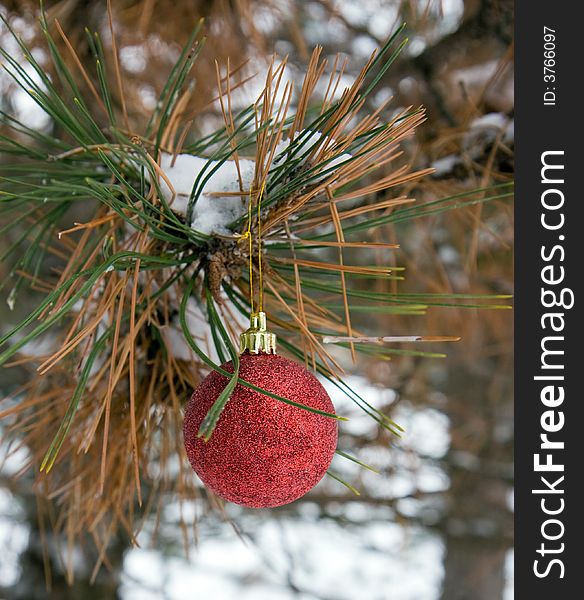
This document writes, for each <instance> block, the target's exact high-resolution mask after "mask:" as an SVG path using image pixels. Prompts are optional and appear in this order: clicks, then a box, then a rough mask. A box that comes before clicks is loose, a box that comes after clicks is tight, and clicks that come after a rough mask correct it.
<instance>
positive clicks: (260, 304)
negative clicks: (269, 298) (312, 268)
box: [239, 181, 266, 313]
mask: <svg viewBox="0 0 584 600" xmlns="http://www.w3.org/2000/svg"><path fill="white" fill-rule="evenodd" d="M265 188H266V183H265V181H264V183H263V184H262V188H261V190H260V194H259V196H258V209H257V210H258V212H257V216H258V236H257V238H258V274H259V289H258V308H259V311H260V312H263V309H264V274H263V264H262V218H261V217H262V215H261V211H262V198H263V195H264V190H265ZM252 219H253V186H251V187H250V189H249V202H248V206H247V228H246V230H245V232H244V233H243V234H242V235H241V236H240V237H239V241H240V242H241V241H243V240H245V239H247V240H248V251H249V265H248V267H249V305H250V308H251V312H252V313H253V312H254V293H253V291H254V290H253V238H252V235H251V225H252Z"/></svg>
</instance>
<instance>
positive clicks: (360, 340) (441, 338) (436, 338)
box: [322, 335, 462, 344]
mask: <svg viewBox="0 0 584 600" xmlns="http://www.w3.org/2000/svg"><path fill="white" fill-rule="evenodd" d="M461 339H462V338H460V337H458V336H449V335H393V336H392V335H386V336H381V337H349V336H340V335H335V336H332V335H325V336H324V337H323V338H322V343H323V344H346V343H347V342H348V343H354V344H382V343H385V342H392V343H393V342H399V343H402V342H459V341H460V340H461Z"/></svg>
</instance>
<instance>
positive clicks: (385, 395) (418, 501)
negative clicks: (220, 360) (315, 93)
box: [0, 0, 514, 600]
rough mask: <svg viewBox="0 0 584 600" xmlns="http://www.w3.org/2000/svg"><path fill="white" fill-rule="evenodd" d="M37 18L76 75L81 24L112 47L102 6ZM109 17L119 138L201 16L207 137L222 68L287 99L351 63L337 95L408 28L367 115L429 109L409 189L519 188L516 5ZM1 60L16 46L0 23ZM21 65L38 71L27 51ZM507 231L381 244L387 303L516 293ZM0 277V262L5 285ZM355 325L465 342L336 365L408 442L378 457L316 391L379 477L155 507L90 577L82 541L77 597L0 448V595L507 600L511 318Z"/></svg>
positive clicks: (197, 2) (24, 10)
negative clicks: (281, 60) (190, 526)
mask: <svg viewBox="0 0 584 600" xmlns="http://www.w3.org/2000/svg"><path fill="white" fill-rule="evenodd" d="M45 6H46V8H47V10H48V13H49V18H52V17H57V18H58V20H59V22H60V23H61V25H62V26H63V29H64V30H65V31H66V32H67V35H68V36H69V39H70V40H71V41H72V43H73V45H74V46H75V48H76V50H77V52H78V54H79V55H80V58H81V59H82V60H83V55H84V53H87V52H88V49H87V48H86V47H85V42H84V40H85V37H84V27H86V26H89V27H90V28H91V29H95V30H98V31H101V32H102V33H103V38H104V39H105V40H106V41H108V40H109V42H110V43H111V36H109V34H108V24H107V12H106V7H105V2H101V1H97V0H61V1H59V2H46V3H45ZM112 7H113V15H114V29H115V32H116V38H117V43H118V51H119V54H120V60H121V66H122V69H123V77H124V81H125V90H124V91H125V95H126V98H127V100H126V102H127V105H128V107H129V112H130V115H129V116H130V119H131V120H132V122H133V123H139V122H141V121H143V120H144V119H145V118H147V116H148V114H149V113H150V111H151V110H152V109H153V106H154V103H155V98H156V97H157V94H158V91H159V90H160V88H161V86H162V85H163V84H164V81H165V79H166V77H167V74H168V72H169V70H170V68H171V67H172V64H173V63H174V61H176V59H177V57H178V53H179V51H180V47H181V45H182V44H183V43H185V42H186V40H187V38H188V35H189V33H190V31H191V29H192V27H193V25H194V24H195V23H196V22H197V21H198V19H199V18H200V17H205V19H206V29H207V35H208V40H207V43H206V45H205V50H204V53H203V55H202V57H201V60H199V62H198V65H197V68H196V72H195V75H194V77H195V79H196V81H197V86H198V88H197V89H198V90H200V91H199V93H198V94H197V97H196V98H195V99H194V106H193V111H194V112H195V113H196V119H197V127H198V129H199V131H200V132H201V133H202V134H204V133H208V132H209V131H212V130H213V129H214V128H216V127H218V126H220V125H221V124H222V117H221V114H220V112H219V111H218V110H217V108H218V107H217V103H213V102H211V100H212V99H213V97H214V94H215V93H216V91H215V81H216V80H215V64H214V61H215V60H218V61H219V62H220V63H222V64H225V62H226V60H227V58H228V57H230V59H231V61H232V62H231V64H232V65H233V64H239V63H242V64H243V63H244V61H246V60H247V62H245V66H244V68H243V69H242V73H243V74H245V75H246V76H247V75H248V74H249V75H252V74H254V73H258V74H259V77H258V79H259V80H261V75H262V74H263V73H264V72H265V70H266V67H267V64H268V61H269V59H270V57H271V56H272V55H273V53H276V54H278V55H279V56H286V55H287V56H288V57H289V63H290V70H289V75H290V76H291V77H293V78H297V79H298V82H299V83H300V82H301V79H302V75H303V72H304V70H305V67H306V62H307V60H308V58H309V56H310V51H311V50H312V48H313V47H314V46H316V45H322V46H323V49H324V54H325V55H327V56H330V57H331V59H332V58H333V57H334V55H335V54H336V53H341V54H342V55H343V56H346V57H348V58H349V60H350V62H349V66H348V67H347V69H346V71H345V75H344V83H346V84H347V85H350V84H351V83H352V81H353V80H354V77H355V75H356V73H357V72H358V70H359V69H360V67H361V66H362V64H363V63H364V62H365V61H366V60H367V58H368V57H369V55H370V54H371V52H372V51H373V50H374V49H375V48H376V47H378V46H379V45H381V44H382V43H383V41H384V40H385V38H386V37H387V36H388V35H389V34H390V33H391V32H392V31H393V30H395V28H396V27H397V26H398V25H399V24H401V23H402V22H406V23H407V35H408V37H409V40H410V42H409V45H408V46H407V47H406V49H405V51H404V52H403V54H402V56H401V57H400V59H399V60H398V62H397V63H396V64H395V65H394V66H393V67H392V68H391V69H390V71H389V72H388V73H387V74H386V75H385V77H384V79H383V80H382V82H381V83H380V86H379V89H378V92H377V94H376V95H375V96H374V97H373V99H372V100H371V101H370V102H371V106H370V109H371V110H374V109H375V108H376V106H375V104H376V103H381V102H383V101H384V100H385V99H386V98H387V97H389V96H393V98H394V99H393V102H392V103H390V105H389V107H388V108H387V109H386V111H387V117H388V118H390V117H391V116H392V115H393V114H394V112H395V111H397V110H399V109H400V108H401V109H403V108H404V107H407V106H411V105H413V106H418V105H420V104H422V105H424V106H425V107H426V108H427V116H428V118H427V121H426V122H425V123H424V124H423V125H422V126H421V127H419V128H418V130H417V133H416V137H415V138H413V139H410V140H408V142H407V144H406V146H405V150H406V152H407V153H408V157H409V159H410V160H411V162H412V163H413V164H414V165H415V166H416V167H420V168H424V167H428V166H432V167H434V168H435V173H434V175H432V176H429V177H426V178H425V179H424V180H423V181H421V182H417V183H416V184H415V187H414V188H413V189H411V190H409V193H410V194H411V195H413V196H414V197H416V198H417V199H418V200H419V201H421V202H422V201H430V200H432V199H435V198H440V197H444V196H446V195H451V194H454V193H457V192H464V191H465V190H473V189H476V188H479V187H485V186H489V185H493V184H497V183H502V182H506V181H509V180H511V179H512V176H513V141H514V140H513V64H512V59H513V39H512V34H513V2H512V1H511V0H468V1H464V2H463V1H462V0H359V2H353V1H351V0H317V1H313V0H309V1H299V0H298V1H291V0H139V1H135V0H114V1H113V2H112ZM37 11H38V4H37V3H35V2H26V1H15V2H8V1H6V0H0V12H1V13H2V14H3V15H5V16H6V18H7V19H8V20H9V21H10V23H11V25H12V26H13V28H15V29H16V30H17V31H18V32H19V33H20V34H21V35H22V36H23V38H24V39H25V41H27V43H28V44H29V45H31V46H32V47H34V46H35V40H36V36H37V33H38V32H37V28H36V19H37V16H38V12H37ZM0 43H1V44H2V46H3V47H10V44H11V43H13V42H12V41H11V40H10V39H9V37H8V35H7V34H6V30H5V28H4V26H3V25H0ZM36 52H38V57H39V58H38V59H39V60H42V58H43V55H42V53H43V52H44V50H43V49H42V47H40V45H39V47H38V48H37V49H36ZM258 85H261V84H258ZM258 89H259V87H257V86H256V87H254V83H253V81H252V82H251V83H250V85H249V86H247V87H246V88H245V91H241V102H242V104H246V103H249V102H251V101H253V100H254V99H255V95H256V93H257V90H258ZM0 95H1V96H0V108H2V110H4V111H6V112H8V113H15V114H16V115H17V116H18V117H19V119H21V120H22V121H23V122H24V123H26V124H27V125H28V126H30V127H32V128H36V129H40V130H44V129H48V128H50V127H51V123H50V119H49V118H48V117H47V116H46V115H45V114H44V113H40V114H39V112H38V111H37V110H36V107H35V105H34V104H32V103H31V102H30V101H29V99H28V97H27V96H26V95H25V94H23V93H21V92H19V91H16V90H14V88H13V87H12V86H11V85H10V82H9V81H8V79H7V77H5V76H4V75H3V74H0ZM0 160H1V158H0ZM512 216H513V215H512V205H511V204H510V203H509V202H503V201H497V200H495V201H491V202H489V203H487V204H485V205H481V204H479V205H476V206H473V207H471V208H465V209H464V210H455V211H449V212H446V213H442V214H438V215H435V216H433V217H430V218H425V219H418V220H415V221H412V222H409V223H408V224H407V226H403V227H400V226H399V225H396V226H388V227H387V229H386V231H384V236H387V238H388V239H391V240H394V239H395V240H396V241H398V242H399V243H400V244H401V249H400V250H399V252H398V253H396V257H395V260H396V261H397V262H398V263H399V264H400V265H404V266H405V267H406V272H405V274H406V279H405V281H404V282H400V284H399V285H400V290H407V291H410V292H420V291H424V292H432V293H441V292H456V293H461V294H464V293H473V294H508V293H512V243H513V223H512ZM3 270H4V269H3V267H2V266H1V265H0V276H2V273H3ZM5 292H6V290H3V292H2V294H3V295H2V297H1V298H0V302H1V304H0V323H1V326H2V330H4V329H5V327H6V326H7V325H8V324H9V323H11V322H14V321H16V320H17V317H18V316H22V314H24V312H23V311H25V310H26V308H27V307H26V306H19V307H17V308H16V309H15V310H11V309H10V308H11V307H10V306H9V305H10V303H9V302H8V303H7V298H6V293H5ZM31 301H32V300H31ZM353 321H354V324H355V326H356V327H357V326H358V327H359V328H361V329H362V330H365V331H369V332H371V334H374V335H379V334H380V333H381V334H382V335H388V334H391V335H399V334H404V335H405V334H412V333H415V334H426V335H433V334H437V335H460V336H461V337H462V340H461V341H460V342H458V343H457V344H449V345H448V346H444V347H441V348H438V351H441V352H442V351H443V352H445V353H446V354H447V357H446V358H427V357H412V356H407V357H405V356H403V357H400V356H399V355H396V356H394V357H393V359H392V360H391V361H387V360H379V359H375V358H367V357H363V356H361V357H359V358H358V361H357V364H352V363H351V362H350V355H349V354H348V353H345V352H344V351H339V359H340V360H342V361H344V366H345V368H346V369H347V371H348V373H349V375H348V377H347V381H348V383H349V384H350V385H351V386H352V387H353V388H354V389H355V390H356V391H357V392H359V393H360V394H361V395H362V396H363V397H364V398H365V399H366V400H367V401H369V402H371V403H372V404H374V405H375V406H377V407H379V408H381V409H387V410H388V411H390V412H391V415H392V417H393V418H394V419H395V420H396V421H397V422H398V423H399V424H400V425H402V426H403V427H404V428H405V430H406V433H405V435H404V437H403V440H401V441H399V442H398V443H396V442H395V441H394V440H389V439H388V437H387V434H386V432H381V431H379V430H378V429H377V428H376V427H375V424H374V422H373V421H372V420H370V419H368V418H367V417H365V416H363V415H362V414H360V413H359V412H356V409H355V407H354V406H353V405H351V404H346V401H345V400H344V399H343V398H342V397H340V396H339V394H338V393H336V391H335V390H334V389H330V390H329V391H330V394H331V397H332V398H333V401H334V402H335V404H336V407H337V412H339V413H341V414H344V415H347V416H349V417H351V421H350V422H349V423H348V424H347V425H346V426H344V427H343V428H342V430H341V437H342V440H341V441H342V446H343V447H346V448H352V449H354V451H355V454H358V456H359V457H360V458H361V459H362V460H364V461H365V462H367V463H369V464H371V465H373V466H374V467H376V468H377V469H379V471H380V474H375V473H373V472H370V471H366V470H363V469H361V468H359V467H358V466H357V465H352V463H348V462H347V461H345V462H339V464H338V465H335V469H336V471H337V472H339V473H341V474H342V476H343V478H344V479H345V480H347V481H349V482H350V483H351V484H352V485H354V486H355V487H357V488H358V489H359V490H360V491H361V495H360V496H356V495H354V494H352V493H351V492H350V491H349V490H347V489H346V488H344V487H342V486H341V485H339V484H337V483H336V482H334V481H332V480H331V479H326V478H325V480H323V481H322V482H321V483H320V484H319V485H318V486H317V487H316V488H315V489H314V490H313V491H312V492H311V493H309V494H308V495H307V496H306V497H304V498H302V499H301V500H299V501H297V502H295V503H293V504H291V505H289V506H285V507H281V508H278V509H272V510H266V511H257V510H249V509H243V508H241V507H238V506H235V505H227V506H225V507H224V509H223V510H219V509H217V508H211V507H210V506H209V505H207V504H201V503H199V502H192V503H191V504H188V503H187V505H185V506H183V507H182V508H181V506H180V505H179V504H178V503H177V502H174V501H173V498H172V497H171V496H169V498H168V501H167V502H166V503H165V505H164V509H163V510H162V511H160V513H159V514H155V515H153V516H151V517H149V519H148V520H147V522H146V523H145V525H144V527H143V530H142V532H141V533H140V536H139V538H138V542H139V547H133V546H132V545H131V544H130V541H129V540H128V539H126V538H125V537H124V536H123V535H121V534H120V535H119V536H118V537H116V538H115V540H114V541H113V542H112V544H111V547H110V549H109V551H108V555H107V560H106V562H105V566H104V567H102V568H101V569H100V570H99V572H98V573H97V574H96V573H93V566H94V564H95V561H96V559H97V556H96V551H95V550H94V549H93V548H92V546H91V544H89V543H88V544H87V545H83V546H80V547H78V548H77V547H75V549H74V551H75V557H74V558H75V560H74V571H75V573H74V574H75V580H74V584H73V585H72V586H70V585H68V584H67V575H68V573H67V572H66V568H65V567H64V566H63V564H62V561H61V560H60V556H61V555H62V553H63V552H64V548H66V547H67V539H66V536H63V537H62V538H61V537H59V536H55V535H54V534H52V532H51V531H50V530H48V529H45V528H43V527H40V526H39V521H38V518H37V512H38V510H39V506H40V505H41V504H42V503H44V502H46V501H45V500H44V499H39V498H37V497H36V496H35V495H33V493H32V481H33V479H34V477H35V474H33V473H29V472H25V473H22V472H21V467H22V464H23V456H24V455H25V454H26V449H25V448H20V449H18V451H14V448H13V447H12V446H10V445H9V444H7V443H4V444H3V445H0V599H6V600H8V599H10V600H12V599H15V600H16V599H19V600H20V599H22V600H34V599H37V598H39V599H45V598H46V599H49V598H50V599H59V600H61V599H71V600H73V599H75V600H77V599H84V600H91V599H94V598H95V599H104V600H109V599H112V600H113V599H118V598H119V599H122V600H162V599H164V600H187V599H188V600H191V599H193V598H203V597H205V598H213V599H217V600H222V599H225V600H227V599H235V598H237V599H240V598H242V599H243V598H245V599H250V600H262V599H266V600H267V599H269V600H288V599H293V598H294V599H302V600H313V599H318V600H355V599H359V600H437V599H444V600H467V599H468V600H471V599H472V600H499V599H505V600H510V599H511V598H512V597H513V570H512V552H513V530H512V513H513V491H512V490H513V487H512V486H513V467H512V460H513V451H512V448H513V409H512V405H513V397H512V353H513V349H512V316H511V313H510V311H508V310H481V311H480V312H479V311H478V310H475V309H462V308H440V307H436V308H432V309H430V311H429V312H428V314H427V315H426V316H424V317H408V318H404V317H399V318H392V317H391V316H387V315H383V314H380V315H379V316H376V315H375V314H373V315H371V314H368V315H364V314H361V313H359V314H355V315H354V316H353ZM432 350H434V348H432ZM24 377H26V371H25V370H24V369H18V368H12V369H3V370H2V371H1V372H0V397H1V396H4V395H5V394H8V393H10V392H11V391H12V390H14V389H15V387H16V386H17V385H18V383H19V382H21V381H22V380H23V378H24ZM2 427H3V425H2V424H1V423H0V434H1V431H2V429H1V428H2ZM48 437H50V434H48ZM353 466H354V467H355V468H352V467H353ZM181 510H183V511H191V512H192V513H194V514H196V515H197V517H198V526H197V540H198V542H197V544H196V546H193V547H189V548H188V552H185V548H184V546H183V544H182V534H181V532H180V530H179V527H178V526H177V523H178V521H179V517H180V514H179V513H180V511H181ZM47 566H50V569H47ZM49 573H50V574H49Z"/></svg>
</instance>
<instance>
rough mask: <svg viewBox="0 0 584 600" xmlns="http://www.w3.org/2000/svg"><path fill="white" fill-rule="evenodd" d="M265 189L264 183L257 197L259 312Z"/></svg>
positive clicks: (261, 293)
mask: <svg viewBox="0 0 584 600" xmlns="http://www.w3.org/2000/svg"><path fill="white" fill-rule="evenodd" d="M265 189H266V182H265V181H264V183H263V184H262V189H261V190H260V195H259V196H258V274H259V280H260V281H259V284H260V285H259V290H258V304H259V309H260V312H263V311H264V274H263V269H262V198H263V196H264V190H265Z"/></svg>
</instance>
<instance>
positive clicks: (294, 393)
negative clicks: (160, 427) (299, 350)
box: [183, 354, 337, 508]
mask: <svg viewBox="0 0 584 600" xmlns="http://www.w3.org/2000/svg"><path fill="white" fill-rule="evenodd" d="M240 361H241V362H240V369H239V376H240V378H241V379H243V380H244V381H248V382H249V383H253V384H254V385H257V386H258V387H260V388H262V389H265V390H267V391H269V392H272V393H273V394H277V395H278V396H282V397H283V398H287V399H289V400H293V401H294V402H298V403H301V404H304V405H306V406H311V407H312V408H317V409H319V410H322V411H325V412H328V413H333V412H334V407H333V404H332V402H331V400H330V398H329V397H328V394H327V393H326V391H325V390H324V388H323V387H322V385H321V384H320V382H319V381H318V379H317V378H316V377H315V376H314V375H313V374H312V373H310V372H309V371H307V370H306V369H305V368H304V367H303V366H302V365H299V364H298V363H296V362H294V361H291V360H288V359H286V358H282V357H281V356H278V355H270V354H258V355H252V354H244V355H242V356H241V357H240ZM223 369H225V370H226V371H230V372H233V365H232V364H231V362H228V363H226V364H224V365H223ZM227 381H228V379H227V377H225V376H223V375H220V374H219V373H217V372H216V371H213V372H211V374H210V375H208V376H207V377H206V378H205V379H204V380H203V382H202V383H201V385H199V387H198V388H197V389H196V390H195V393H194V394H193V396H192V398H191V399H190V401H189V402H188V404H187V407H186V412H185V420H184V427H183V431H184V438H185V448H186V451H187V455H188V457H189V461H190V463H191V465H192V467H193V469H194V470H195V472H196V473H197V475H198V476H199V477H200V478H201V479H202V480H203V482H204V483H205V485H206V486H207V487H208V488H209V489H211V490H212V491H213V492H214V493H215V494H217V495H219V496H221V497H222V498H225V499H226V500H229V501H231V502H235V503H236V504H242V505H244V506H250V507H254V508H263V507H269V506H281V505H282V504H287V503H289V502H292V501H293V500H296V499H297V498H300V496H303V495H304V494H306V492H308V491H309V490H310V489H312V488H313V487H314V486H315V485H316V484H317V483H318V482H319V481H320V480H321V479H322V477H323V476H324V474H325V472H326V470H327V469H328V466H329V464H330V462H331V460H332V458H333V454H334V452H335V449H336V446H337V423H336V420H335V419H332V418H330V417H325V416H323V415H319V414H316V413H313V412H310V411H307V410H304V409H302V408H298V407H296V406H292V405H290V404H287V403H285V402H282V401H281V400H276V399H274V398H270V397H269V396H266V395H265V394H260V393H259V392H256V391H254V390H251V389H249V388H247V387H244V386H242V385H241V384H238V385H237V386H236V387H235V390H234V392H233V394H232V396H231V398H230V399H229V401H228V402H227V405H226V406H225V408H224V410H223V413H222V414H221V416H220V418H219V421H218V423H217V426H216V428H215V431H214V432H213V435H212V436H211V439H210V440H209V441H207V442H205V441H203V440H202V439H200V438H198V437H197V432H198V430H199V426H200V425H201V422H202V420H203V418H204V417H205V415H206V414H207V411H208V410H209V408H210V407H211V405H212V404H213V402H214V401H215V400H216V399H217V397H218V396H219V394H220V393H221V392H222V391H223V389H224V387H225V386H226V385H227Z"/></svg>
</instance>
